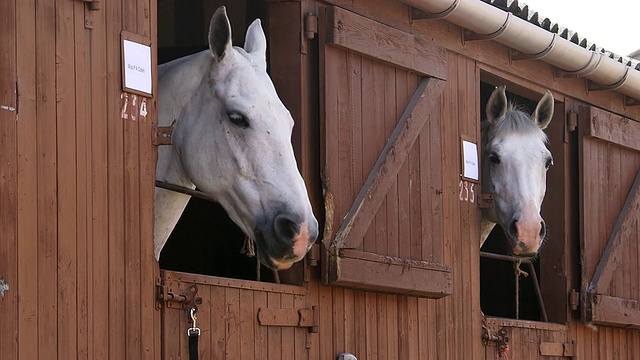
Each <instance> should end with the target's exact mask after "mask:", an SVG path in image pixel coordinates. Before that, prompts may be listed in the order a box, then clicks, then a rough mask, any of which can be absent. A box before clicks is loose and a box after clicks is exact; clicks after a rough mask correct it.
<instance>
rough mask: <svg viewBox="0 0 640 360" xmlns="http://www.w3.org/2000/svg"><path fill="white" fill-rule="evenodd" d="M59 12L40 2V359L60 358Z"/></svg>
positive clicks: (37, 51)
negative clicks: (58, 250) (58, 317)
mask: <svg viewBox="0 0 640 360" xmlns="http://www.w3.org/2000/svg"><path fill="white" fill-rule="evenodd" d="M55 19H56V12H55V4H53V3H52V2H37V4H36V22H37V24H38V29H39V31H38V35H37V36H36V81H37V98H36V106H37V110H36V111H37V118H38V121H37V123H36V127H37V129H36V137H37V138H36V144H37V152H38V160H37V166H38V174H39V176H38V180H37V181H38V192H37V194H38V198H37V206H38V249H37V261H36V263H37V267H38V294H37V296H38V312H37V315H36V316H37V318H38V325H37V326H38V333H39V336H38V340H37V344H38V358H39V359H55V358H56V357H57V352H58V345H57V337H58V329H57V327H58V326H57V325H58V324H57V301H55V300H53V299H57V292H58V287H57V285H58V277H57V273H58V271H57V270H58V263H57V258H58V252H57V247H58V241H57V240H58V239H57V235H58V234H57V233H58V228H57V213H58V211H57V210H58V202H57V201H58V197H57V187H58V184H57V183H58V181H57V178H56V176H54V175H53V174H57V162H56V151H57V146H56V145H57V144H56V142H57V141H56V139H57V135H56V97H57V94H56V78H55V76H56V53H55V50H56V49H55V43H56V41H55V35H56V21H55Z"/></svg>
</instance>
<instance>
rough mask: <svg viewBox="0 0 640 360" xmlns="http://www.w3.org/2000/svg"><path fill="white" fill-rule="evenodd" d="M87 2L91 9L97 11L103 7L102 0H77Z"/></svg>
mask: <svg viewBox="0 0 640 360" xmlns="http://www.w3.org/2000/svg"><path fill="white" fill-rule="evenodd" d="M77 1H80V2H83V3H86V4H87V8H88V9H89V10H92V11H95V10H100V9H101V8H102V6H101V4H100V1H101V0H77Z"/></svg>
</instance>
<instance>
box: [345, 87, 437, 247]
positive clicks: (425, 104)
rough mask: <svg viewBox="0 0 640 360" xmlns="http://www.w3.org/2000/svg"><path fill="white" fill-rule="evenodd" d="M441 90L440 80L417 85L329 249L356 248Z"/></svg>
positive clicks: (435, 104)
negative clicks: (331, 247)
mask: <svg viewBox="0 0 640 360" xmlns="http://www.w3.org/2000/svg"><path fill="white" fill-rule="evenodd" d="M443 89H444V81H442V80H439V79H434V78H431V79H430V78H424V79H422V81H421V82H420V84H418V87H417V88H416V91H415V92H414V94H413V96H412V97H411V100H410V101H409V104H408V105H407V107H406V108H405V111H404V113H403V114H402V116H401V117H400V120H399V121H398V124H397V125H396V127H395V128H394V129H393V132H392V133H391V136H390V137H389V140H388V141H387V143H386V145H385V147H384V148H383V149H382V151H381V153H380V156H379V157H378V160H377V161H376V163H375V165H374V166H373V168H372V169H371V172H370V173H369V176H368V177H367V180H366V181H365V182H364V184H363V185H362V188H361V189H360V192H359V193H358V195H357V196H356V198H355V201H354V202H353V204H352V205H351V208H350V209H349V212H348V213H347V215H346V216H345V218H344V220H343V221H342V224H340V228H339V229H338V231H337V232H336V236H335V238H334V240H333V246H335V247H337V248H356V247H358V246H359V245H360V243H361V242H362V239H363V236H364V234H365V233H366V231H367V229H368V228H369V226H370V224H371V221H372V220H373V218H374V217H375V216H376V212H377V211H378V208H379V207H380V205H381V204H382V201H383V200H384V198H385V196H386V194H387V191H388V190H389V187H390V186H391V184H392V183H393V181H394V180H395V179H396V176H395V175H396V174H398V171H399V170H400V167H402V164H403V163H404V161H405V159H406V158H407V155H408V154H409V151H411V148H412V147H413V144H414V143H415V141H416V139H417V138H418V135H419V134H420V132H421V131H422V127H423V126H424V124H425V123H426V122H427V119H428V118H429V112H430V110H431V109H433V107H434V106H439V104H440V94H441V93H442V90H443Z"/></svg>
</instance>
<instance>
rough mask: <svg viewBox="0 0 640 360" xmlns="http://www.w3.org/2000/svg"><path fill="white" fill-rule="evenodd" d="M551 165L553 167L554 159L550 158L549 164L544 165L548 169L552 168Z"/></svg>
mask: <svg viewBox="0 0 640 360" xmlns="http://www.w3.org/2000/svg"><path fill="white" fill-rule="evenodd" d="M551 165H553V159H552V158H548V159H547V163H546V164H545V165H544V167H545V168H546V169H549V168H550V167H551Z"/></svg>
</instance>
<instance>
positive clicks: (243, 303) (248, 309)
mask: <svg viewBox="0 0 640 360" xmlns="http://www.w3.org/2000/svg"><path fill="white" fill-rule="evenodd" d="M253 294H254V291H253V290H240V299H239V301H240V307H239V308H240V310H239V311H240V313H239V319H238V320H239V323H240V334H242V335H241V336H240V352H239V356H240V357H239V358H240V359H252V358H254V356H255V346H256V342H255V339H254V334H255V330H254V327H256V326H258V325H257V324H256V320H255V319H256V313H255V312H254V311H253V306H254V305H253ZM258 321H260V310H258Z"/></svg>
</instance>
